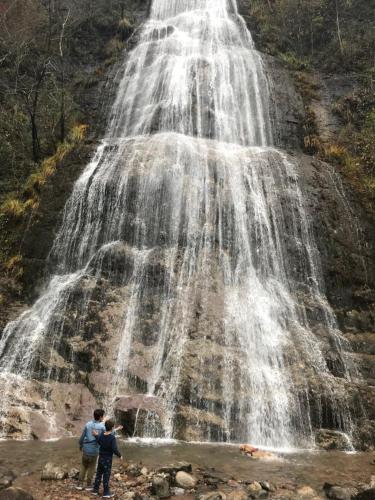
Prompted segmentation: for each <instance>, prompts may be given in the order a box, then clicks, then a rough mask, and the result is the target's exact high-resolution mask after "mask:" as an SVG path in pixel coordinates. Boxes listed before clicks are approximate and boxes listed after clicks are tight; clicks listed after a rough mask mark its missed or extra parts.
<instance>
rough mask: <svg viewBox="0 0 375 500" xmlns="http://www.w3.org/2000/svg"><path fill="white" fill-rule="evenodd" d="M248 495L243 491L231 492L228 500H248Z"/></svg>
mask: <svg viewBox="0 0 375 500" xmlns="http://www.w3.org/2000/svg"><path fill="white" fill-rule="evenodd" d="M247 498H248V494H247V493H246V491H245V490H243V489H238V490H234V491H231V492H230V493H229V494H228V495H227V500H247Z"/></svg>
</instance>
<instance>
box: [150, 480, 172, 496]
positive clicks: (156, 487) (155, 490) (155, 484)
mask: <svg viewBox="0 0 375 500" xmlns="http://www.w3.org/2000/svg"><path fill="white" fill-rule="evenodd" d="M151 492H152V494H153V495H155V496H156V497H158V498H168V497H170V496H171V492H170V489H169V482H168V479H167V478H166V477H165V476H161V475H160V476H154V477H153V478H152V483H151Z"/></svg>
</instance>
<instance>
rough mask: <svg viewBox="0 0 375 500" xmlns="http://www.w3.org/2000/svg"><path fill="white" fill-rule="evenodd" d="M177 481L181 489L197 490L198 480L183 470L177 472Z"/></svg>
mask: <svg viewBox="0 0 375 500" xmlns="http://www.w3.org/2000/svg"><path fill="white" fill-rule="evenodd" d="M175 481H176V484H177V486H180V487H181V488H185V489H187V490H188V489H191V488H195V486H196V484H197V479H196V478H195V477H194V476H192V475H191V474H188V473H187V472H184V471H182V470H180V471H178V472H177V474H176V479H175Z"/></svg>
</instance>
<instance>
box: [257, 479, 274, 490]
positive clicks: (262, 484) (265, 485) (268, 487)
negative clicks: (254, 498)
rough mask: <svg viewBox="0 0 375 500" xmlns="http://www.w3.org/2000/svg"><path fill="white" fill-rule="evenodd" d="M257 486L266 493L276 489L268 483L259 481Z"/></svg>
mask: <svg viewBox="0 0 375 500" xmlns="http://www.w3.org/2000/svg"><path fill="white" fill-rule="evenodd" d="M259 484H260V485H261V487H262V488H263V489H264V490H266V491H272V492H273V491H275V490H276V488H275V486H274V485H273V484H271V483H270V482H269V481H259Z"/></svg>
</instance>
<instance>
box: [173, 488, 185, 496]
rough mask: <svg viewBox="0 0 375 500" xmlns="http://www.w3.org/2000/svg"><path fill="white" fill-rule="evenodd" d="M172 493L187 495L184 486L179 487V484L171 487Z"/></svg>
mask: <svg viewBox="0 0 375 500" xmlns="http://www.w3.org/2000/svg"><path fill="white" fill-rule="evenodd" d="M171 494H172V495H173V496H174V497H180V496H182V495H185V490H184V488H179V487H178V486H174V487H173V488H171Z"/></svg>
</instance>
